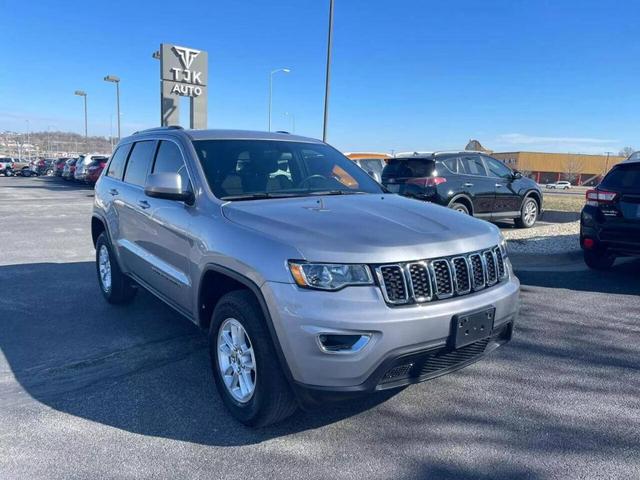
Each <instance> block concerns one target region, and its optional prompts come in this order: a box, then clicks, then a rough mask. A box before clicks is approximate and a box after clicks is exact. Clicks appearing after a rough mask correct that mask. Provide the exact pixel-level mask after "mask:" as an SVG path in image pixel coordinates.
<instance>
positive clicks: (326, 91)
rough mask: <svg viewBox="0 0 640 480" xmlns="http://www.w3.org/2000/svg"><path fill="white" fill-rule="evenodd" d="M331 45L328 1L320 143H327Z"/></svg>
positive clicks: (330, 16) (330, 19) (331, 23)
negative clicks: (325, 64)
mask: <svg viewBox="0 0 640 480" xmlns="http://www.w3.org/2000/svg"><path fill="white" fill-rule="evenodd" d="M332 44H333V0H329V35H328V38H327V75H326V77H325V84H324V120H323V122H322V141H323V142H326V141H327V119H328V117H329V83H330V80H331V46H332Z"/></svg>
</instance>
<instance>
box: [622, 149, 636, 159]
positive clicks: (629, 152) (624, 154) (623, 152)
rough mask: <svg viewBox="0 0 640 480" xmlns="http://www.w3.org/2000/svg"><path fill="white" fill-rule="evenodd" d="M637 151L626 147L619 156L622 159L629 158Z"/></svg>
mask: <svg viewBox="0 0 640 480" xmlns="http://www.w3.org/2000/svg"><path fill="white" fill-rule="evenodd" d="M635 151H636V149H635V148H633V147H624V148H623V149H622V150H620V151H619V152H618V155H619V156H621V157H624V158H627V157H628V156H629V155H631V154H632V153H633V152H635Z"/></svg>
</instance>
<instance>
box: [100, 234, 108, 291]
mask: <svg viewBox="0 0 640 480" xmlns="http://www.w3.org/2000/svg"><path fill="white" fill-rule="evenodd" d="M98 270H99V271H100V284H101V285H102V289H103V290H104V291H105V292H108V291H109V290H111V260H110V259H109V250H107V247H106V245H102V246H101V247H100V255H99V256H98Z"/></svg>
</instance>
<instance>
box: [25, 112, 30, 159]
mask: <svg viewBox="0 0 640 480" xmlns="http://www.w3.org/2000/svg"><path fill="white" fill-rule="evenodd" d="M25 122H27V147H26V148H27V152H28V151H29V150H28V148H29V147H30V146H31V145H30V142H29V130H30V129H29V120H25ZM29 159H31V154H29Z"/></svg>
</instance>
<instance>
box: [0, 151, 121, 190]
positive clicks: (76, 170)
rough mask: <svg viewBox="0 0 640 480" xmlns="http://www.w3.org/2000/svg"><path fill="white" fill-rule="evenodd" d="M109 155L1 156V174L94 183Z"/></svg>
mask: <svg viewBox="0 0 640 480" xmlns="http://www.w3.org/2000/svg"><path fill="white" fill-rule="evenodd" d="M108 160H109V155H106V154H96V153H93V154H86V155H80V156H79V157H73V158H70V157H61V158H40V159H37V160H34V161H27V160H16V159H14V158H10V157H0V175H5V176H8V177H10V176H22V177H30V176H37V175H47V176H57V177H62V178H64V179H65V180H74V181H77V182H81V183H86V184H89V185H93V184H95V183H96V181H97V180H98V178H99V177H100V174H101V173H102V170H103V169H104V167H105V165H106V164H107V161H108Z"/></svg>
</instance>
